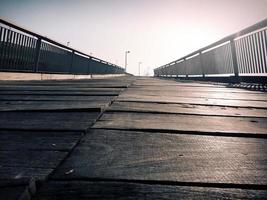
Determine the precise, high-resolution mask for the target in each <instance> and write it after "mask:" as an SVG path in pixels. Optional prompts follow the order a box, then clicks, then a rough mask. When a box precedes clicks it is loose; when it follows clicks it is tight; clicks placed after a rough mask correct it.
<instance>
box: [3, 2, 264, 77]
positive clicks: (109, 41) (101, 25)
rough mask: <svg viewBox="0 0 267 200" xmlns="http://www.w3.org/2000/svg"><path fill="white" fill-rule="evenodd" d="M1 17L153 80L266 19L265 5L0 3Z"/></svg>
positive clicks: (203, 3) (218, 3) (226, 3)
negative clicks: (163, 68) (167, 67)
mask: <svg viewBox="0 0 267 200" xmlns="http://www.w3.org/2000/svg"><path fill="white" fill-rule="evenodd" d="M0 17H1V18H3V19H6V20H8V21H10V22H13V23H15V24H17V25H19V26H22V27H24V28H27V29H29V30H31V31H33V32H36V33H39V34H41V35H44V36H47V37H49V38H51V39H53V40H56V41H58V42H60V43H62V44H65V45H66V44H67V42H70V46H71V47H73V48H75V49H77V50H80V51H82V52H84V53H87V54H92V55H93V56H95V57H98V58H101V59H103V60H106V61H108V62H111V63H114V64H117V65H119V66H122V67H124V62H125V60H124V59H125V51H130V53H129V54H128V66H127V72H129V73H132V74H135V75H138V73H139V72H138V63H139V62H142V64H141V75H148V74H149V75H152V74H153V68H156V67H159V66H161V65H164V64H167V63H169V62H171V61H174V60H176V59H178V58H180V57H183V56H185V55H186V54H189V53H191V52H193V51H195V50H197V49H200V48H202V47H204V46H206V45H209V44H211V43H213V42H215V41H217V40H219V39H221V38H223V37H225V36H227V35H230V34H232V33H235V32H237V31H239V30H241V29H243V28H246V27H248V26H250V25H253V24H255V23H257V22H259V21H261V20H263V19H265V18H267V0H0Z"/></svg>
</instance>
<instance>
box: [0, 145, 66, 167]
mask: <svg viewBox="0 0 267 200" xmlns="http://www.w3.org/2000/svg"><path fill="white" fill-rule="evenodd" d="M66 155H67V152H62V151H32V150H23V151H0V163H1V166H2V167H17V168H20V167H25V168H44V169H49V168H55V167H56V166H57V165H58V164H59V163H60V161H61V160H62V159H63V158H64V157H65V156H66ZM0 170H2V168H0Z"/></svg>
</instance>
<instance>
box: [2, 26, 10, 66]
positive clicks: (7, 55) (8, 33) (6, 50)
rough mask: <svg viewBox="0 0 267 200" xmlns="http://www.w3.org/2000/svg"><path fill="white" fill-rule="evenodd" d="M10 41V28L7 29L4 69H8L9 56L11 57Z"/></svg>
mask: <svg viewBox="0 0 267 200" xmlns="http://www.w3.org/2000/svg"><path fill="white" fill-rule="evenodd" d="M9 42H10V29H7V34H6V38H5V51H4V53H5V55H4V60H3V67H4V69H8V58H9Z"/></svg>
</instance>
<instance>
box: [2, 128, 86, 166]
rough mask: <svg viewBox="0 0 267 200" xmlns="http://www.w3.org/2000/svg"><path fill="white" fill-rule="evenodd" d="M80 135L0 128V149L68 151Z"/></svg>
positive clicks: (78, 133)
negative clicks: (4, 129)
mask: <svg viewBox="0 0 267 200" xmlns="http://www.w3.org/2000/svg"><path fill="white" fill-rule="evenodd" d="M82 135H83V133H82V132H51V131H50V132H42V131H3V130H0V151H25V150H27V151H29V150H32V151H41V150H49V151H70V150H71V149H72V148H73V147H74V145H75V144H76V143H77V142H78V141H79V139H80V138H81V137H82ZM0 165H1V163H0Z"/></svg>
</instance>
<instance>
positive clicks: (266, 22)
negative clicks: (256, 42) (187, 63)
mask: <svg viewBox="0 0 267 200" xmlns="http://www.w3.org/2000/svg"><path fill="white" fill-rule="evenodd" d="M264 27H267V18H266V19H264V20H262V21H260V22H258V23H256V24H254V25H252V26H249V27H247V28H245V29H243V30H241V31H238V32H236V33H234V34H231V35H229V36H226V37H224V38H222V39H220V40H218V41H217V42H214V43H212V44H210V45H208V46H205V47H203V48H201V49H198V50H196V51H194V52H192V53H190V54H188V55H186V56H183V57H181V58H179V59H177V60H174V61H172V62H170V63H168V64H166V65H162V66H160V67H157V68H155V69H160V68H162V67H166V66H169V65H171V64H173V63H176V62H179V61H181V60H184V59H186V58H188V57H191V56H193V55H195V54H197V53H200V52H203V51H205V50H208V49H211V48H213V47H216V46H218V45H220V44H222V43H225V42H228V41H230V40H234V39H236V38H238V37H241V36H243V35H246V34H249V33H251V32H254V31H256V30H259V29H262V28H264Z"/></svg>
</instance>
